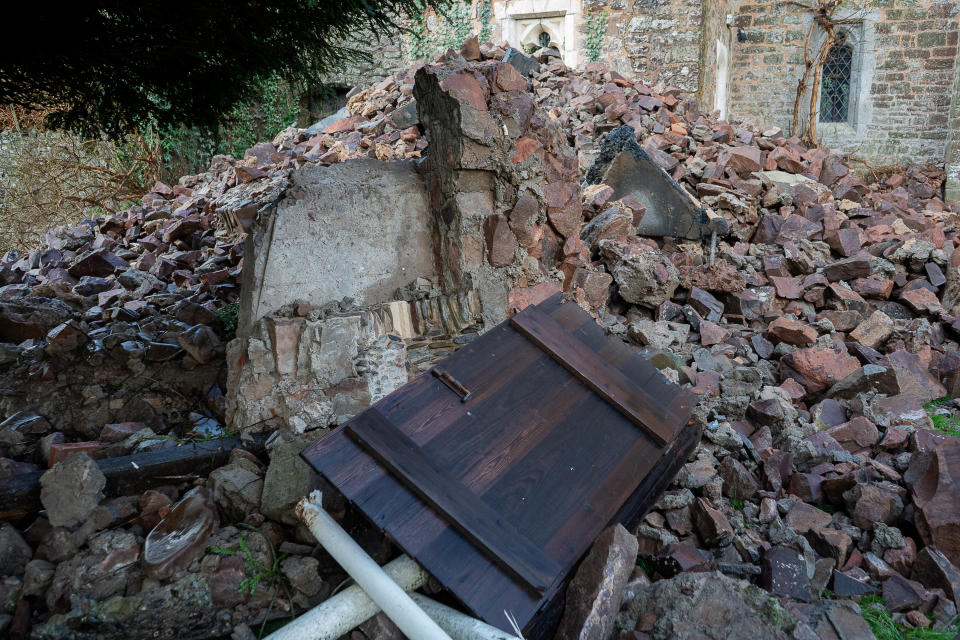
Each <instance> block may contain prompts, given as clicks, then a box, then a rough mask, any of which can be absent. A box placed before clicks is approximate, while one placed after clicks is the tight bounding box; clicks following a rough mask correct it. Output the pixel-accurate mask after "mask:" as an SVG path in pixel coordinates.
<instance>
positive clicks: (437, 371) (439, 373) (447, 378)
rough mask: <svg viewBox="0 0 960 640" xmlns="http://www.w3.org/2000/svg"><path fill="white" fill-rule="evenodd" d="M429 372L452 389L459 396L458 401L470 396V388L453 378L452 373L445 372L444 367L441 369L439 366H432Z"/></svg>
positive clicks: (467, 398) (464, 400)
mask: <svg viewBox="0 0 960 640" xmlns="http://www.w3.org/2000/svg"><path fill="white" fill-rule="evenodd" d="M430 372H431V373H432V374H433V375H434V376H436V377H437V379H439V380H440V382H442V383H443V384H445V385H447V386H448V387H450V389H452V390H453V392H454V393H456V394H457V395H458V396H460V402H466V401H467V400H469V399H470V398H471V396H472V394H471V393H470V390H469V389H467V387H466V386H465V385H464V384H463V383H462V382H460V381H459V380H457V379H456V378H454V377H453V376H452V375H450V374H449V373H447V371H446V370H445V369H441V368H440V367H434V368H433V369H431V370H430Z"/></svg>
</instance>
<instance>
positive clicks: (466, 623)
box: [410, 593, 519, 640]
mask: <svg viewBox="0 0 960 640" xmlns="http://www.w3.org/2000/svg"><path fill="white" fill-rule="evenodd" d="M410 597H411V598H413V601H414V602H416V603H417V604H418V605H420V608H421V609H423V610H424V612H426V614H427V615H428V616H430V617H431V618H433V619H434V620H436V621H437V624H439V625H440V628H442V629H443V630H444V631H446V632H447V633H449V634H450V637H451V638H453V640H519V639H518V638H517V637H516V636H514V635H513V634H512V633H507V632H506V631H501V630H500V629H497V628H496V627H493V626H491V625H489V624H487V623H486V622H481V621H480V620H477V619H476V618H471V617H470V616H468V615H466V614H463V613H460V612H459V611H457V610H456V609H453V608H452V607H448V606H447V605H445V604H440V603H439V602H437V601H436V600H431V599H430V598H428V597H427V596H424V595H421V594H419V593H411V594H410Z"/></svg>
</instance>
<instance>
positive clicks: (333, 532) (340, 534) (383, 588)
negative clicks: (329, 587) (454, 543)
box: [297, 491, 451, 640]
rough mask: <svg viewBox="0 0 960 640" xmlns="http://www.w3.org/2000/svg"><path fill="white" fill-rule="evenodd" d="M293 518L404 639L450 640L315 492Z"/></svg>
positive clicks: (302, 502) (317, 492)
mask: <svg viewBox="0 0 960 640" xmlns="http://www.w3.org/2000/svg"><path fill="white" fill-rule="evenodd" d="M297 516H298V517H299V518H300V520H301V521H303V523H304V524H305V525H307V528H308V529H310V533H312V534H313V535H314V537H315V538H316V539H317V541H318V542H319V543H320V544H321V545H323V548H324V549H326V550H327V553H329V554H330V555H331V556H333V559H334V560H336V561H337V563H338V564H339V565H340V566H341V567H343V569H344V571H346V572H347V573H348V574H350V577H351V578H353V579H354V581H355V582H356V583H357V584H358V585H360V587H361V588H362V589H363V590H364V591H365V592H366V594H367V595H368V596H370V599H371V600H373V601H374V602H376V603H377V606H378V607H380V608H381V609H383V612H384V613H385V614H387V617H388V618H390V620H392V621H393V623H394V624H395V625H397V628H399V629H400V631H402V632H403V633H404V634H406V635H407V637H408V638H412V639H414V640H451V638H450V636H448V635H447V634H446V633H445V632H444V630H443V629H441V628H440V627H439V626H438V625H437V623H436V622H434V621H433V620H432V619H431V618H430V616H428V615H427V614H426V613H424V612H423V609H421V608H420V607H418V606H417V604H416V603H415V602H414V601H413V600H412V599H411V598H410V596H408V595H407V594H406V592H405V591H404V590H403V589H401V588H400V587H399V586H397V583H396V582H394V581H393V580H391V579H390V576H388V575H387V574H386V573H384V572H383V569H381V568H380V565H378V564H377V563H376V562H374V561H373V558H371V557H370V556H368V555H367V554H366V552H364V550H363V549H361V548H360V545H358V544H357V543H356V542H354V540H353V538H351V537H350V534H348V533H347V532H346V531H344V530H343V528H342V527H341V526H340V525H339V524H337V522H336V520H334V519H333V518H332V517H330V514H329V513H327V512H326V511H324V510H323V502H322V497H321V494H320V492H319V491H313V492H311V493H310V495H309V497H307V498H304V499H302V500H301V501H300V502H299V503H297Z"/></svg>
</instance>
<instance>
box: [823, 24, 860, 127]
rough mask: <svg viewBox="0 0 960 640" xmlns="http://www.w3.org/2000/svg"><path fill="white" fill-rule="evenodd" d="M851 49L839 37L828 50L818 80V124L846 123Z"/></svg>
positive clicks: (851, 69)
mask: <svg viewBox="0 0 960 640" xmlns="http://www.w3.org/2000/svg"><path fill="white" fill-rule="evenodd" d="M852 71H853V47H852V46H851V45H849V44H847V42H846V40H845V39H844V38H843V37H842V36H840V37H838V38H837V41H836V42H834V43H833V47H831V48H830V53H829V54H827V60H826V62H825V63H824V65H823V75H822V76H821V80H820V122H847V115H848V113H849V112H850V84H851V83H850V74H851V73H852Z"/></svg>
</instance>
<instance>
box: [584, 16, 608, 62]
mask: <svg viewBox="0 0 960 640" xmlns="http://www.w3.org/2000/svg"><path fill="white" fill-rule="evenodd" d="M586 19H587V27H586V32H587V42H586V46H585V47H584V48H585V49H586V52H587V62H599V61H600V48H601V47H602V46H603V37H604V35H606V33H607V13H606V11H587V15H586Z"/></svg>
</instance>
